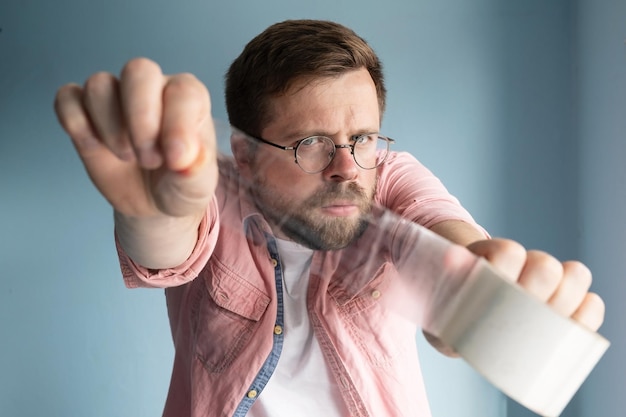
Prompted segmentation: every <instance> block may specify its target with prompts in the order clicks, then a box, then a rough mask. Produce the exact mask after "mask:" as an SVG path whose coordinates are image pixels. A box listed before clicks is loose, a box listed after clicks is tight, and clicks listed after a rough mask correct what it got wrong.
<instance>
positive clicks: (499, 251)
mask: <svg viewBox="0 0 626 417" xmlns="http://www.w3.org/2000/svg"><path fill="white" fill-rule="evenodd" d="M467 248H468V249H469V250H470V251H472V252H474V253H475V254H476V255H478V256H482V257H483V258H485V259H487V260H488V261H489V263H491V265H493V267H494V268H495V269H496V270H497V271H499V272H500V273H501V274H502V275H503V276H504V277H505V278H508V279H510V280H511V281H517V278H518V276H519V274H520V272H521V271H522V269H523V268H524V263H525V262H526V249H524V247H523V246H522V245H520V244H519V243H517V242H515V241H512V240H508V239H489V240H479V241H478V242H474V243H472V244H470V245H468V246H467Z"/></svg>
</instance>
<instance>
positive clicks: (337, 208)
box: [321, 201, 360, 217]
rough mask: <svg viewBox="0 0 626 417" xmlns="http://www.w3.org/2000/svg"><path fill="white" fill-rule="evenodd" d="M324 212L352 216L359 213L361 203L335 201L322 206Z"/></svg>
mask: <svg viewBox="0 0 626 417" xmlns="http://www.w3.org/2000/svg"><path fill="white" fill-rule="evenodd" d="M321 210H322V213H324V214H326V215H329V216H335V217H350V216H354V215H358V214H359V211H360V209H359V205H358V204H356V203H354V202H350V201H335V202H332V203H329V204H325V205H323V206H322V207H321Z"/></svg>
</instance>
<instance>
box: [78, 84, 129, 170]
mask: <svg viewBox="0 0 626 417" xmlns="http://www.w3.org/2000/svg"><path fill="white" fill-rule="evenodd" d="M83 104H84V106H85V108H86V109H87V112H88V114H89V119H90V121H91V125H92V127H93V129H94V130H95V131H96V132H97V134H98V137H99V138H100V140H101V141H102V142H103V143H104V144H105V145H106V146H107V147H108V148H109V149H110V150H111V151H112V152H113V153H114V154H115V155H117V156H118V158H120V159H123V160H125V161H133V160H134V159H135V155H134V151H133V148H132V146H131V143H130V139H129V137H128V134H127V131H126V129H125V127H124V125H123V121H122V113H121V107H120V95H119V84H118V81H117V79H116V78H115V77H114V76H113V75H112V74H109V73H106V72H100V73H97V74H94V75H92V76H91V77H89V79H88V80H87V81H86V82H85V87H84V92H83Z"/></svg>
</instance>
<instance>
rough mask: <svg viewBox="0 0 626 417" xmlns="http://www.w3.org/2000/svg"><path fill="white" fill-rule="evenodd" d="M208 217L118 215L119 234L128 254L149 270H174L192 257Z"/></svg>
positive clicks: (117, 228) (199, 215) (115, 216)
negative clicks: (201, 223)
mask: <svg viewBox="0 0 626 417" xmlns="http://www.w3.org/2000/svg"><path fill="white" fill-rule="evenodd" d="M203 215H204V213H200V214H198V215H195V216H186V217H172V216H154V217H147V218H145V217H144V218H138V217H130V216H125V215H123V214H121V213H119V212H117V211H115V212H114V220H115V233H116V235H117V239H118V242H119V244H120V246H121V247H122V249H124V251H125V252H126V254H127V255H128V256H129V257H130V258H131V259H132V260H133V261H134V262H135V263H137V264H138V265H141V266H143V267H145V268H149V269H166V268H174V267H176V266H178V265H180V264H182V263H183V262H184V261H185V260H186V259H187V258H188V257H189V255H190V254H191V252H192V251H193V248H194V247H195V245H196V242H197V240H198V226H199V225H200V222H201V220H202V217H203Z"/></svg>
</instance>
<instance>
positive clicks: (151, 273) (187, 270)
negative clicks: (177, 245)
mask: <svg viewBox="0 0 626 417" xmlns="http://www.w3.org/2000/svg"><path fill="white" fill-rule="evenodd" d="M218 233H219V222H218V209H217V202H216V199H215V198H213V200H212V203H211V204H209V207H208V208H207V212H206V213H205V215H204V217H203V219H202V221H201V222H200V226H199V227H198V241H197V242H196V246H195V247H194V249H193V251H192V252H191V255H189V258H187V260H186V261H185V262H183V263H182V264H181V265H179V266H177V267H174V268H168V269H158V270H154V269H148V268H145V267H143V266H141V265H138V264H137V263H135V262H134V261H133V260H132V259H130V257H129V256H128V255H127V254H126V253H125V252H124V249H122V247H121V245H120V243H119V241H118V239H117V236H116V237H115V246H116V248H117V254H118V256H119V261H120V269H121V270H122V276H123V278H124V284H125V285H126V287H128V288H138V287H144V288H167V287H176V286H179V285H183V284H185V283H187V282H189V281H192V280H193V279H194V278H196V277H197V276H198V274H199V273H200V271H201V270H202V268H204V266H205V265H206V263H207V262H208V260H209V257H210V256H211V253H212V252H213V248H214V247H215V244H216V242H217V235H218Z"/></svg>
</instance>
